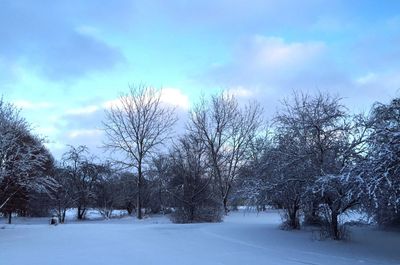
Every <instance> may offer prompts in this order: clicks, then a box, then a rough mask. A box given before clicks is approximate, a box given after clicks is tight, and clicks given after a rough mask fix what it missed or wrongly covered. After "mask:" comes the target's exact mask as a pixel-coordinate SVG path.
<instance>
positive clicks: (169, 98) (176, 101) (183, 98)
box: [101, 87, 190, 110]
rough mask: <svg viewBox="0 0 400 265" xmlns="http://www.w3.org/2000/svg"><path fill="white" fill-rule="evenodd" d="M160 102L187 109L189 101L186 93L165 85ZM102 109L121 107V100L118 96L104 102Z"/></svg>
mask: <svg viewBox="0 0 400 265" xmlns="http://www.w3.org/2000/svg"><path fill="white" fill-rule="evenodd" d="M161 102H163V103H166V104H169V105H172V106H176V107H179V108H182V109H184V110H187V109H189V106H190V102H189V98H188V96H187V95H185V94H184V93H182V91H181V90H180V89H178V88H172V87H167V88H163V89H162V91H161ZM101 106H102V107H103V108H104V109H110V108H112V107H121V106H122V105H121V101H120V99H119V98H117V99H112V100H108V101H106V102H104V103H103V104H102V105H101Z"/></svg>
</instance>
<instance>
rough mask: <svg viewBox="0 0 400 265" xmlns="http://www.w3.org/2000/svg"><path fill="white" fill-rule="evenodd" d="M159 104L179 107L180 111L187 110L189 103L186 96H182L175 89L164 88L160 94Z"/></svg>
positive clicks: (180, 92) (178, 90) (179, 91)
mask: <svg viewBox="0 0 400 265" xmlns="http://www.w3.org/2000/svg"><path fill="white" fill-rule="evenodd" d="M161 102H164V103H167V104H170V105H173V106H176V107H180V108H182V109H185V110H187V109H189V107H190V102H189V98H188V96H187V95H185V94H183V93H182V91H181V90H180V89H177V88H164V89H163V90H162V92H161Z"/></svg>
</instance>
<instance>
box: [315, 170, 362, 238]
mask: <svg viewBox="0 0 400 265" xmlns="http://www.w3.org/2000/svg"><path fill="white" fill-rule="evenodd" d="M362 182H363V180H362V179H361V178H359V177H354V176H352V175H350V174H346V175H325V176H321V177H319V178H318V179H317V180H316V181H315V182H314V184H313V185H312V187H311V192H312V193H313V194H314V195H315V197H316V198H317V200H318V201H320V202H321V204H320V207H321V208H322V211H321V213H322V215H323V217H324V219H325V221H326V222H325V223H324V225H326V229H325V231H326V232H327V233H328V234H329V236H330V237H331V238H333V239H335V240H339V239H343V237H345V236H346V234H345V233H343V232H344V229H343V228H341V227H340V223H339V217H340V215H342V214H344V213H345V212H347V211H348V210H350V209H352V208H353V207H355V206H357V205H358V204H359V203H360V200H361V196H362V193H361V189H360V187H361V183H362Z"/></svg>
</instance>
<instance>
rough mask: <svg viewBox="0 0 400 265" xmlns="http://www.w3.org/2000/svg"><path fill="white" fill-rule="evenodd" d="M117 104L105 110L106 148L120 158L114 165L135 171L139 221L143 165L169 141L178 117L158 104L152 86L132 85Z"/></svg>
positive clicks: (159, 96)
mask: <svg viewBox="0 0 400 265" xmlns="http://www.w3.org/2000/svg"><path fill="white" fill-rule="evenodd" d="M118 103H119V104H117V105H115V106H112V107H111V108H110V109H109V110H107V111H106V120H105V122H104V123H103V125H104V129H105V133H106V136H107V139H108V140H107V142H106V143H105V147H106V148H107V149H109V150H110V151H113V152H116V153H117V154H118V155H120V158H116V159H115V161H116V162H117V163H119V164H120V165H122V166H124V167H125V168H133V169H135V170H136V172H137V175H138V178H137V187H138V193H137V209H136V210H137V218H138V219H141V218H142V211H141V209H142V186H143V177H144V176H143V175H144V174H143V173H144V165H145V163H146V160H147V159H148V158H149V157H150V156H151V154H152V153H153V152H154V151H155V150H156V149H157V147H159V146H160V145H162V144H163V143H165V141H166V140H167V139H168V138H170V134H171V132H172V131H171V129H172V127H173V126H174V124H175V123H176V121H177V118H176V116H175V114H174V109H173V108H169V107H167V106H165V105H163V103H162V102H161V91H160V90H156V89H155V88H153V87H148V86H143V85H140V86H131V87H130V89H129V92H128V93H127V94H124V95H122V96H121V97H120V99H119V102H118Z"/></svg>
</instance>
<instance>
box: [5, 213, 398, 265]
mask: <svg viewBox="0 0 400 265" xmlns="http://www.w3.org/2000/svg"><path fill="white" fill-rule="evenodd" d="M17 221H18V222H17V224H15V225H5V224H4V225H3V224H0V264H1V265H3V264H4V265H22V264H24V265H25V264H29V265H47V264H49V265H54V264H57V265H67V264H68V265H70V264H75V265H79V264H85V265H90V264H96V265H102V264H107V265H124V264H140V265H146V264H174V265H180V264H185V265H191V264H193V265H197V264H229V265H235V264H243V265H252V264H277V265H286V264H293V265H294V264H297V265H299V264H321V265H322V264H324V265H330V264H335V265H341V264H376V265H385V264H400V233H394V232H384V231H379V230H376V229H373V228H371V227H367V226H364V227H353V228H352V234H351V241H349V242H335V241H331V240H325V241H318V240H313V236H312V232H310V231H282V230H280V229H279V228H278V227H279V223H280V216H279V214H278V213H277V212H276V211H268V212H266V213H261V214H256V213H254V212H250V213H249V212H247V213H246V212H243V211H241V212H235V213H231V214H230V216H228V217H227V218H226V219H225V221H224V222H223V223H219V224H188V225H177V224H171V223H170V222H169V220H168V219H167V218H166V217H163V216H156V217H152V218H147V219H144V220H141V221H138V220H135V219H134V218H132V217H125V218H121V219H112V220H106V221H100V220H94V221H85V222H71V223H68V224H65V225H58V226H49V225H48V224H47V221H48V218H46V219H40V218H39V219H20V220H17ZM1 222H5V220H1Z"/></svg>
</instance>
